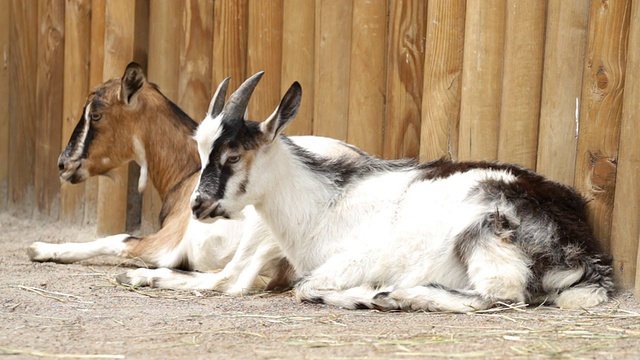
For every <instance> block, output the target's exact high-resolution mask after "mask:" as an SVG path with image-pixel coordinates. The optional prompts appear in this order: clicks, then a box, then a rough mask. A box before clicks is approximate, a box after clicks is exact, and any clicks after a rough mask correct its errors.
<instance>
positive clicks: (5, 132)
mask: <svg viewBox="0 0 640 360" xmlns="http://www.w3.org/2000/svg"><path fill="white" fill-rule="evenodd" d="M9 13H10V11H2V12H0V55H1V56H2V62H1V63H0V65H1V66H0V211H4V210H6V209H7V198H8V192H7V191H8V188H9V63H8V62H9V59H10V58H11V54H9V46H10V45H9V32H10V28H11V23H10V20H9Z"/></svg>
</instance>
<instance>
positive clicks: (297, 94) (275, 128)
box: [261, 81, 302, 141]
mask: <svg viewBox="0 0 640 360" xmlns="http://www.w3.org/2000/svg"><path fill="white" fill-rule="evenodd" d="M301 99H302V86H300V83H298V82H297V81H296V82H294V83H293V84H292V85H291V87H290V88H289V90H287V92H286V94H284V96H283V97H282V100H281V101H280V105H278V107H277V108H276V111H274V112H273V114H271V116H269V118H268V119H267V120H265V121H264V122H263V123H262V124H261V128H262V131H263V132H264V134H265V135H266V136H267V138H268V139H269V140H270V141H273V140H274V139H275V138H276V137H277V136H278V135H280V133H282V131H283V130H284V128H285V127H286V126H287V125H288V124H289V123H290V122H291V120H293V119H294V118H295V117H296V115H297V114H298V109H300V101H301Z"/></svg>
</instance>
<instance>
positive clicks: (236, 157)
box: [227, 155, 240, 164]
mask: <svg viewBox="0 0 640 360" xmlns="http://www.w3.org/2000/svg"><path fill="white" fill-rule="evenodd" d="M238 161H240V155H233V156H229V157H228V158H227V162H228V163H229V164H235V163H237V162H238Z"/></svg>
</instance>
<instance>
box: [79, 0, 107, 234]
mask: <svg viewBox="0 0 640 360" xmlns="http://www.w3.org/2000/svg"><path fill="white" fill-rule="evenodd" d="M105 16H106V0H91V44H93V46H91V49H90V50H89V52H90V54H89V58H90V60H89V89H93V88H94V87H95V86H98V85H99V84H100V83H102V79H103V73H104V39H105V28H106V24H105ZM99 184H100V180H99V178H97V177H92V178H89V179H88V180H87V181H86V184H85V192H84V223H85V224H97V219H98V193H99V190H98V189H99Z"/></svg>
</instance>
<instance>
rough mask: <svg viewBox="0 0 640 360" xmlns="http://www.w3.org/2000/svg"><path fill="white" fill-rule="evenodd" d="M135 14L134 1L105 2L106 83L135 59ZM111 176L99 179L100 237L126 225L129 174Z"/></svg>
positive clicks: (117, 171) (124, 169) (121, 171)
mask: <svg viewBox="0 0 640 360" xmlns="http://www.w3.org/2000/svg"><path fill="white" fill-rule="evenodd" d="M135 15H136V2H134V1H123V0H120V1H107V2H106V7H105V25H106V27H105V33H104V68H103V80H107V79H111V78H114V77H120V76H122V73H123V72H124V69H125V67H126V66H127V64H128V63H129V62H130V61H131V59H133V52H134V29H135V23H134V22H135V19H136V16H135ZM112 174H113V175H112V178H104V177H100V178H99V189H98V222H97V232H98V233H99V234H116V233H121V232H124V231H125V229H126V226H127V192H128V183H129V181H128V180H129V171H128V168H127V167H126V166H122V167H119V168H117V169H114V170H113V172H112ZM114 179H115V180H114Z"/></svg>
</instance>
